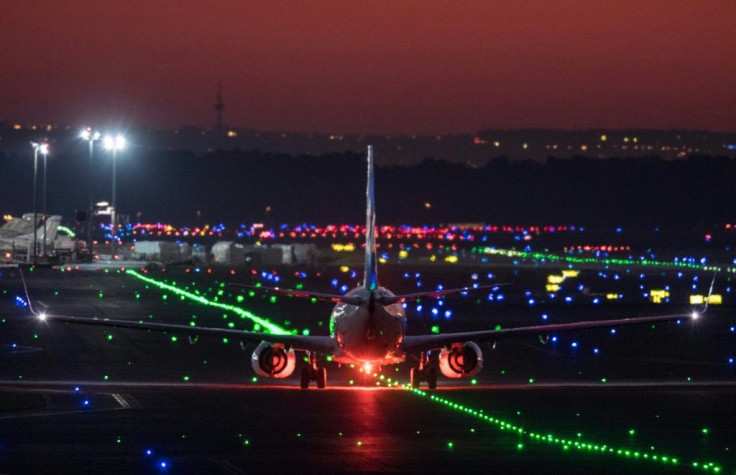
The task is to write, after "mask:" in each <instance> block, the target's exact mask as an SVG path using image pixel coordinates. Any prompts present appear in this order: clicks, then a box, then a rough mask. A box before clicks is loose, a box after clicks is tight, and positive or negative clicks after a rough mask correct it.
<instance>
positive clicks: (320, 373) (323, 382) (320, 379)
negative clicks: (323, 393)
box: [316, 368, 327, 389]
mask: <svg viewBox="0 0 736 475" xmlns="http://www.w3.org/2000/svg"><path fill="white" fill-rule="evenodd" d="M316 379H317V387H318V388H320V389H324V388H325V386H327V370H326V369H325V368H318V369H317V374H316Z"/></svg>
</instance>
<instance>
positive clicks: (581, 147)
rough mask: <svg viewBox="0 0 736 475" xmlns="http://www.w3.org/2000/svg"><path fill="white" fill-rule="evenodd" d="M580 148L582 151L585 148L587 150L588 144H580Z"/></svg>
mask: <svg viewBox="0 0 736 475" xmlns="http://www.w3.org/2000/svg"><path fill="white" fill-rule="evenodd" d="M580 150H582V151H583V152H585V151H586V150H588V146H587V145H581V146H580Z"/></svg>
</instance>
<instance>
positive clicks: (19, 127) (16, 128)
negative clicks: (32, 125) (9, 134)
mask: <svg viewBox="0 0 736 475" xmlns="http://www.w3.org/2000/svg"><path fill="white" fill-rule="evenodd" d="M22 128H23V126H22V125H20V124H13V130H20V129H22Z"/></svg>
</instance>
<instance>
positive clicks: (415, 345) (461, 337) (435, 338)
mask: <svg viewBox="0 0 736 475" xmlns="http://www.w3.org/2000/svg"><path fill="white" fill-rule="evenodd" d="M698 316H699V314H698V313H697V312H693V313H683V314H675V315H654V316H649V317H636V318H620V319H614V320H594V321H585V322H574V323H558V324H551V325H534V326H529V327H516V328H502V329H500V330H482V331H472V332H461V333H441V334H437V335H417V336H409V335H407V336H405V337H404V340H403V342H402V344H401V349H402V350H403V351H405V352H407V353H411V352H420V351H428V350H436V349H441V348H444V347H446V346H448V345H451V344H452V343H462V342H466V341H474V342H483V341H489V340H498V339H501V338H509V337H514V336H520V335H529V334H535V335H545V334H549V333H553V332H564V331H572V330H587V329H589V328H601V327H618V326H623V325H641V324H644V323H654V322H665V321H669V320H678V319H681V318H688V319H691V320H695V319H697V318H698Z"/></svg>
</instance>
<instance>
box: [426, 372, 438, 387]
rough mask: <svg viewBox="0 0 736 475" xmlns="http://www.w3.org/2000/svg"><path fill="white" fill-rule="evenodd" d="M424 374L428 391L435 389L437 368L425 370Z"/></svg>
mask: <svg viewBox="0 0 736 475" xmlns="http://www.w3.org/2000/svg"><path fill="white" fill-rule="evenodd" d="M426 373H427V375H426V376H427V378H426V379H427V386H428V387H429V389H437V368H427V371H426Z"/></svg>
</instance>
